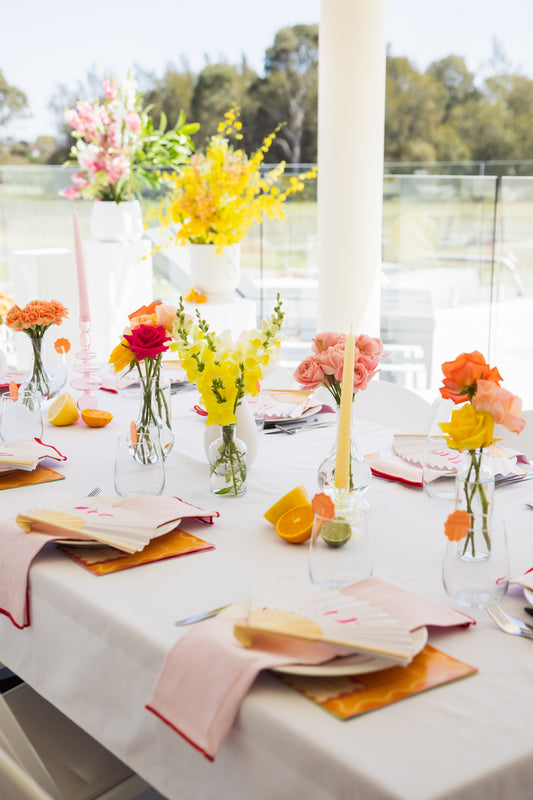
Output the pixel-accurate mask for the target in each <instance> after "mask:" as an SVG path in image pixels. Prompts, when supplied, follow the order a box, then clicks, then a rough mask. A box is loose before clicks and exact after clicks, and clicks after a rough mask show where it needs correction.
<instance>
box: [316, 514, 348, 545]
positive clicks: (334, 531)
mask: <svg viewBox="0 0 533 800" xmlns="http://www.w3.org/2000/svg"><path fill="white" fill-rule="evenodd" d="M320 535H321V536H322V538H323V539H324V541H325V543H326V544H328V545H329V546H330V547H342V546H343V544H346V542H348V541H349V540H350V538H351V535H352V529H351V526H350V523H349V522H345V521H344V520H341V519H333V520H330V521H329V522H324V523H323V525H322V527H321V529H320Z"/></svg>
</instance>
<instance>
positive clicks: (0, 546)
mask: <svg viewBox="0 0 533 800" xmlns="http://www.w3.org/2000/svg"><path fill="white" fill-rule="evenodd" d="M116 505H118V506H120V507H122V508H126V509H128V510H131V511H136V512H137V513H139V514H146V515H147V516H148V517H149V518H150V520H151V521H152V522H153V523H154V524H155V525H158V524H159V523H162V522H164V521H165V520H168V519H169V518H174V517H178V516H179V520H177V522H176V526H177V525H178V524H179V522H180V520H181V519H186V518H188V519H198V520H200V521H201V522H205V523H207V524H213V520H214V519H215V518H216V517H219V516H220V514H219V512H218V511H206V510H205V509H203V508H200V507H199V506H194V505H191V503H187V502H186V501H184V500H180V499H179V498H177V497H176V498H174V497H125V498H119V499H117V502H116ZM68 538H69V539H72V540H75V539H80V540H85V541H86V540H87V537H86V536H83V535H77V534H76V533H74V532H73V533H69V534H68ZM57 539H63V540H64V539H65V534H64V533H59V534H56V535H51V534H48V533H37V532H30V533H25V532H24V531H23V530H22V528H20V527H19V526H18V525H17V524H16V523H15V521H14V520H10V519H8V520H5V521H4V522H2V523H0V553H1V554H2V555H1V558H0V614H5V615H6V616H7V617H8V618H9V619H10V620H11V622H12V623H13V624H14V625H15V626H16V627H17V628H26V627H27V626H28V625H29V624H30V602H29V599H30V592H29V572H30V568H31V565H32V562H33V560H34V558H35V557H36V556H37V555H38V554H39V553H40V551H41V550H42V549H43V547H44V546H45V545H47V544H48V543H49V542H53V541H55V540H57Z"/></svg>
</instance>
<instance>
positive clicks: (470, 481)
mask: <svg viewBox="0 0 533 800" xmlns="http://www.w3.org/2000/svg"><path fill="white" fill-rule="evenodd" d="M493 501H494V475H493V474H492V471H491V470H490V469H489V467H488V466H487V455H486V452H485V450H484V449H483V448H482V447H481V448H479V449H478V450H466V451H465V452H464V453H463V460H462V463H461V465H460V466H459V468H458V470H457V475H456V477H455V507H456V508H457V509H459V510H464V511H467V512H468V513H469V514H470V517H471V518H472V519H477V518H478V517H480V516H485V517H486V519H487V521H490V518H491V517H492V512H493V508H494V502H493Z"/></svg>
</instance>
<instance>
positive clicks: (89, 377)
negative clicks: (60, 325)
mask: <svg viewBox="0 0 533 800" xmlns="http://www.w3.org/2000/svg"><path fill="white" fill-rule="evenodd" d="M80 330H81V334H80V342H81V351H80V352H79V353H76V355H75V356H74V358H76V359H77V363H76V364H74V369H75V370H76V372H79V373H81V376H80V377H79V378H75V379H74V380H73V381H71V384H70V385H71V386H72V387H73V388H74V389H78V390H79V391H81V392H83V395H82V396H81V397H80V398H79V400H78V407H79V408H98V398H97V396H96V394H92V391H93V390H98V389H99V388H100V386H101V385H102V378H100V377H99V376H98V375H93V373H94V372H97V371H98V364H97V363H96V353H95V352H94V351H93V350H91V322H90V320H84V319H82V318H81V317H80Z"/></svg>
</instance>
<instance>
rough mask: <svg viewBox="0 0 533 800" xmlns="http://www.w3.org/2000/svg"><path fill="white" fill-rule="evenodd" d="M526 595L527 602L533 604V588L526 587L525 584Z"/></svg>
mask: <svg viewBox="0 0 533 800" xmlns="http://www.w3.org/2000/svg"><path fill="white" fill-rule="evenodd" d="M524 597H525V598H526V600H527V602H528V603H529V604H530V605H532V606H533V592H532V591H531V589H526V588H525V586H524Z"/></svg>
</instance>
